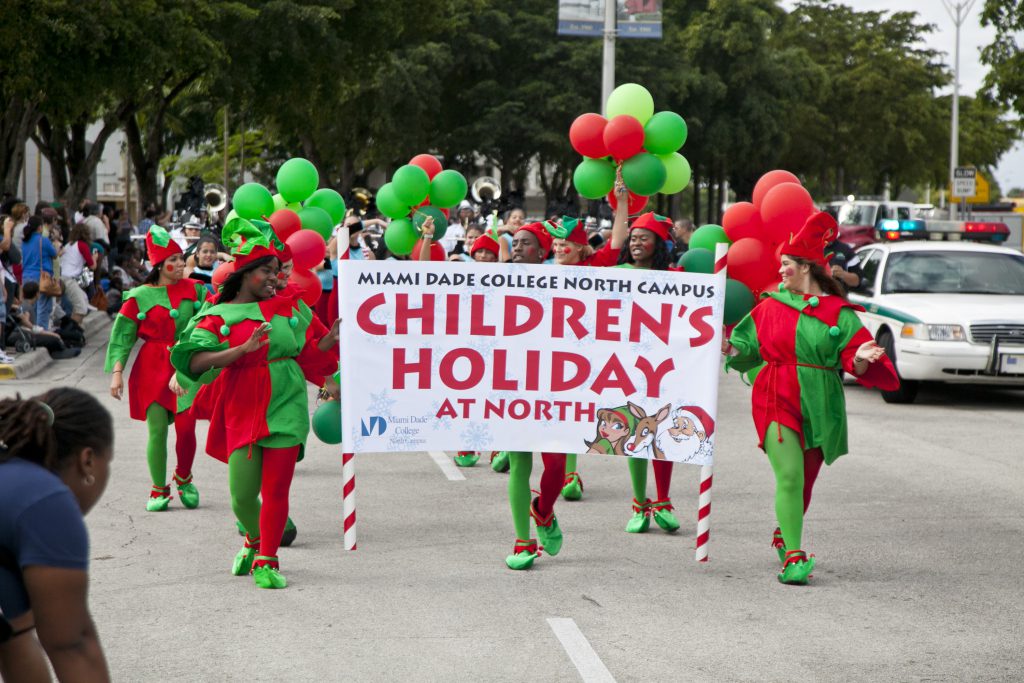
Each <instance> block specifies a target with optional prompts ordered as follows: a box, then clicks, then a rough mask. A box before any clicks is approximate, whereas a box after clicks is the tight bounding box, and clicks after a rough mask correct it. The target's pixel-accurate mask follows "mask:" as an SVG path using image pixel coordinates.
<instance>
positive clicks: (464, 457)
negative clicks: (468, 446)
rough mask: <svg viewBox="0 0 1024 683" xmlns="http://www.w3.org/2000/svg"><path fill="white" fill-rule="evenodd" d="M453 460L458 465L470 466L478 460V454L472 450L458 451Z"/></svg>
mask: <svg viewBox="0 0 1024 683" xmlns="http://www.w3.org/2000/svg"><path fill="white" fill-rule="evenodd" d="M453 460H455V464H456V465H458V466H459V467H472V466H473V465H475V464H476V463H477V461H478V460H480V456H479V455H477V454H476V453H474V452H473V451H459V453H458V455H456V456H455V457H454V458H453Z"/></svg>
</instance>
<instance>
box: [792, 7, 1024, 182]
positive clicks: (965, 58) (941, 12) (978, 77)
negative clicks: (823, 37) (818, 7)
mask: <svg viewBox="0 0 1024 683" xmlns="http://www.w3.org/2000/svg"><path fill="white" fill-rule="evenodd" d="M840 1H842V2H843V4H845V5H848V6H850V7H853V8H854V9H857V10H863V11H882V10H887V11H891V12H917V14H918V16H919V17H920V19H921V21H923V22H925V23H929V24H934V25H935V31H934V32H932V33H931V35H930V36H929V37H928V39H927V41H926V42H927V44H928V46H929V47H931V48H932V49H934V50H937V51H939V52H945V53H946V55H947V59H946V63H947V64H948V65H949V67H950V69H951V70H952V67H953V53H954V47H955V45H956V30H955V27H954V25H953V20H952V19H950V16H949V14H947V12H946V8H945V7H944V6H943V3H942V0H840ZM957 2H963V0H952V2H951V4H956V3H957ZM984 2H985V0H977V1H976V2H975V3H974V6H973V7H972V8H971V11H970V13H969V14H968V16H967V19H966V21H965V22H964V23H963V25H962V26H961V28H960V94H961V95H973V94H974V93H975V92H976V91H977V90H978V88H980V87H981V84H982V81H983V80H984V79H985V73H986V72H987V70H988V69H987V67H986V66H985V65H984V64H982V63H981V48H982V47H984V46H985V45H988V44H989V43H990V42H991V41H992V38H993V36H994V35H995V31H994V30H993V29H992V28H991V27H982V25H981V6H982V5H983V4H984ZM782 4H783V5H784V6H786V7H787V8H791V7H793V6H794V5H795V4H796V2H795V0H783V2H782ZM951 90H952V85H951V86H950V87H949V88H948V89H947V91H951ZM947 154H948V148H947ZM996 178H997V179H998V181H999V186H1000V187H1001V188H1002V189H1003V191H1004V192H1005V191H1007V190H1009V189H1010V188H1012V187H1024V144H1022V143H1021V142H1018V143H1017V146H1016V147H1014V149H1013V150H1011V151H1010V152H1009V153H1007V154H1006V156H1004V157H1003V158H1002V160H1001V162H1000V164H999V166H998V168H997V169H996Z"/></svg>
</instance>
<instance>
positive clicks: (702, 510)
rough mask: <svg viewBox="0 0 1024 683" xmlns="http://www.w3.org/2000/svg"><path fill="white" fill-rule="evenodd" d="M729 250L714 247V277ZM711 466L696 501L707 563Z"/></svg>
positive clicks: (702, 558)
mask: <svg viewBox="0 0 1024 683" xmlns="http://www.w3.org/2000/svg"><path fill="white" fill-rule="evenodd" d="M728 250H729V246H728V245H727V244H721V243H720V244H716V245H715V269H714V272H715V274H716V275H718V274H719V273H721V274H722V277H723V278H724V276H725V274H726V268H725V255H726V253H727V252H728ZM712 468H713V466H712V465H701V468H700V497H699V498H698V499H697V553H696V558H695V559H696V560H697V561H698V562H707V561H708V540H709V539H710V538H711V481H712V474H713V472H712Z"/></svg>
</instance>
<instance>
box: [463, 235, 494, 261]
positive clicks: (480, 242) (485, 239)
mask: <svg viewBox="0 0 1024 683" xmlns="http://www.w3.org/2000/svg"><path fill="white" fill-rule="evenodd" d="M481 249H483V250H484V251H490V252H493V253H494V255H495V256H497V255H498V254H499V253H500V250H499V248H498V243H497V242H496V241H495V240H494V238H493V237H491V236H490V235H480V236H479V237H477V238H476V239H475V240H473V246H472V247H470V249H469V255H470V256H472V255H473V254H475V253H476V252H478V251H480V250H481Z"/></svg>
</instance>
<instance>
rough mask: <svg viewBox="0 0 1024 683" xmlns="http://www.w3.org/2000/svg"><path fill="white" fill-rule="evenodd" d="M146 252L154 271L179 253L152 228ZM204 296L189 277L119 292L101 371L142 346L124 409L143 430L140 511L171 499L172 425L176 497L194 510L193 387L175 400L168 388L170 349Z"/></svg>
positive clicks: (171, 370) (156, 508)
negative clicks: (147, 488) (146, 488)
mask: <svg viewBox="0 0 1024 683" xmlns="http://www.w3.org/2000/svg"><path fill="white" fill-rule="evenodd" d="M146 252H147V256H148V258H149V262H150V263H151V264H152V266H153V268H154V269H156V270H158V271H159V270H160V269H161V268H163V267H164V261H166V260H167V259H168V258H169V257H171V256H173V255H175V254H181V247H179V246H178V244H177V243H176V242H174V241H173V240H172V239H171V238H170V235H169V234H168V233H167V231H166V230H164V229H163V228H161V227H159V226H154V227H153V228H151V229H150V231H149V233H148V234H147V235H146ZM207 295H208V292H207V290H206V286H205V285H204V284H203V283H202V282H199V281H198V280H191V279H189V278H183V279H181V280H179V281H178V282H177V283H176V284H172V285H141V286H139V287H136V288H135V289H132V290H129V291H127V292H125V293H124V295H123V296H124V303H123V304H122V305H121V310H120V311H119V312H118V314H117V319H116V320H115V321H114V325H113V327H112V328H111V330H110V343H109V344H108V345H107V358H106V364H105V368H104V371H105V372H111V371H113V370H114V368H115V365H117V364H118V363H119V364H120V367H122V368H123V367H124V366H125V365H126V364H127V362H128V356H129V355H130V354H131V352H132V348H133V347H134V346H135V343H136V341H138V340H139V339H142V342H143V343H142V347H141V348H140V349H139V354H138V357H137V358H136V359H135V363H134V364H133V365H132V370H131V374H130V375H129V376H128V408H129V414H130V415H131V417H132V419H133V420H141V421H144V422H145V423H146V425H147V427H148V430H149V441H148V444H147V447H146V460H147V462H148V463H149V474H150V478H151V479H152V481H153V488H152V490H151V492H150V496H149V500H148V501H147V502H146V509H147V510H149V511H150V512H159V511H162V510H166V509H167V506H168V504H169V503H170V500H171V487H170V486H168V485H167V428H168V425H169V424H170V423H172V422H173V423H174V432H175V437H176V439H175V454H176V455H177V466H176V467H175V470H174V483H175V485H176V486H177V489H178V497H179V498H180V499H181V502H182V505H184V506H185V507H186V508H190V509H192V508H195V507H198V505H199V491H198V490H196V487H195V484H193V483H192V463H193V461H194V460H195V455H196V421H195V418H194V417H193V416H192V414H191V411H190V408H191V405H192V400H193V398H194V397H195V387H190V386H189V385H188V383H187V382H179V384H181V385H182V387H183V388H185V389H187V393H186V394H185V395H184V396H175V394H174V392H172V391H171V389H170V388H169V387H168V383H169V382H170V380H171V377H172V376H173V375H174V368H172V367H171V361H170V348H171V347H172V346H173V345H174V344H175V342H177V341H178V339H180V338H181V337H182V335H183V333H184V330H185V329H186V328H187V327H188V325H189V322H190V321H191V320H192V318H193V317H194V316H195V314H196V312H197V311H198V309H199V307H200V306H201V305H202V303H203V302H204V301H206V297H207Z"/></svg>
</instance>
